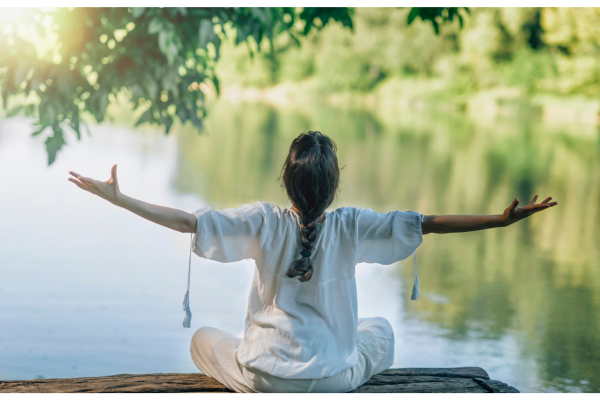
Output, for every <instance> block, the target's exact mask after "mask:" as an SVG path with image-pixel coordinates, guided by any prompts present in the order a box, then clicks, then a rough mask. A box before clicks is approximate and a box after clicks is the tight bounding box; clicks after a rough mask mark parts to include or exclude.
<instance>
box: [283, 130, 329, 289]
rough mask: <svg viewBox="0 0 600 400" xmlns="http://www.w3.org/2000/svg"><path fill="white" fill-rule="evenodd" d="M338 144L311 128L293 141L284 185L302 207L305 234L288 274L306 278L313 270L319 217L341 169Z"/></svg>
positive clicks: (327, 203)
mask: <svg viewBox="0 0 600 400" xmlns="http://www.w3.org/2000/svg"><path fill="white" fill-rule="evenodd" d="M336 150H337V146H336V144H335V142H334V141H333V140H331V139H330V138H328V137H327V136H325V135H323V134H322V133H321V132H313V131H309V132H307V133H303V134H301V135H300V136H298V137H297V138H296V139H294V141H293V142H292V145H291V146H290V151H289V153H288V155H287V157H286V159H285V162H284V164H283V167H282V169H281V176H280V178H281V177H283V184H282V186H284V187H285V190H286V192H287V195H288V197H289V199H290V201H291V202H292V204H293V205H294V206H295V207H296V209H297V210H298V211H299V212H298V215H299V217H300V232H301V234H302V248H301V251H300V256H301V258H300V259H299V260H296V261H294V262H293V263H292V265H291V266H290V268H289V269H288V271H287V274H286V275H287V277H288V278H294V277H296V276H299V277H300V278H299V281H300V282H307V281H309V280H310V278H311V277H312V274H313V265H312V261H311V259H310V256H311V255H312V250H313V248H314V241H315V238H316V235H317V220H318V218H319V217H320V216H321V214H322V213H323V211H325V210H326V209H327V207H329V205H330V204H331V203H332V202H333V199H334V198H335V193H336V191H337V189H338V185H339V181H340V169H339V167H338V162H337V156H336V154H335V152H336Z"/></svg>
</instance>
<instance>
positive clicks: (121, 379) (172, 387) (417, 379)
mask: <svg viewBox="0 0 600 400" xmlns="http://www.w3.org/2000/svg"><path fill="white" fill-rule="evenodd" d="M181 392H212V393H217V392H221V393H222V392H230V390H229V389H227V388H226V387H225V386H223V385H222V384H221V383H219V382H218V381H216V380H214V379H212V378H209V377H207V376H206V375H204V374H199V373H198V374H148V375H112V376H101V377H95V378H71V379H35V380H24V381H0V393H181ZM490 392H494V393H518V392H519V391H518V390H516V389H515V388H513V387H511V386H508V385H507V384H505V383H503V382H499V381H494V380H490V378H489V375H488V374H487V372H485V370H483V369H482V368H477V367H464V368H397V369H388V370H386V371H383V372H382V373H380V374H378V375H375V376H373V377H372V378H371V379H370V380H369V381H368V382H366V383H365V384H364V385H362V386H360V387H358V388H356V389H355V390H354V391H353V393H490Z"/></svg>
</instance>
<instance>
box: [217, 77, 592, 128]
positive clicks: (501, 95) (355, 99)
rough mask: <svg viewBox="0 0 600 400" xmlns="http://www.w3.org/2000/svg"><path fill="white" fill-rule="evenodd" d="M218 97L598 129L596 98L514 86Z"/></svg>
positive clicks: (309, 85)
mask: <svg viewBox="0 0 600 400" xmlns="http://www.w3.org/2000/svg"><path fill="white" fill-rule="evenodd" d="M221 98H222V99H226V100H228V101H232V102H240V101H242V102H252V101H260V102H264V103H267V104H269V105H272V106H274V107H289V106H297V105H299V104H309V103H314V102H324V103H327V104H329V105H332V106H338V107H344V108H361V109H367V110H371V111H382V110H386V109H387V110H390V111H392V112H393V111H394V110H396V111H411V110H416V111H442V112H447V111H452V112H460V113H465V114H467V115H469V116H470V117H473V118H475V119H494V118H497V117H518V116H528V117H539V118H541V119H542V120H543V121H547V122H557V123H576V124H586V125H594V126H600V100H595V99H590V98H585V97H557V96H550V95H534V96H528V95H526V94H524V93H523V92H522V91H521V90H520V89H518V88H509V87H504V88H496V89H493V90H488V91H484V92H477V93H474V94H471V95H465V94H457V95H455V96H453V95H452V93H451V92H448V91H447V90H443V89H442V88H441V82H439V83H436V82H435V81H422V80H396V79H390V80H388V81H387V82H385V83H383V84H382V85H380V86H378V87H377V88H376V89H375V90H374V91H372V92H369V93H357V92H345V93H326V92H322V91H321V90H320V89H319V88H318V82H317V81H316V80H310V79H309V80H306V81H304V82H300V83H291V82H285V83H282V84H279V85H276V86H273V87H269V88H264V89H259V88H251V87H240V86H230V87H226V88H224V89H223V90H222V93H221Z"/></svg>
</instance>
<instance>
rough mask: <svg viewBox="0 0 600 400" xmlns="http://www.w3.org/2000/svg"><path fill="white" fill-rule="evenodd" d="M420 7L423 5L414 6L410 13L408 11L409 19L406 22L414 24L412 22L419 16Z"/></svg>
mask: <svg viewBox="0 0 600 400" xmlns="http://www.w3.org/2000/svg"><path fill="white" fill-rule="evenodd" d="M420 9H421V7H413V8H411V9H410V13H408V19H407V20H406V23H407V24H408V25H410V24H412V22H413V21H414V20H415V18H417V17H418V16H419V14H420Z"/></svg>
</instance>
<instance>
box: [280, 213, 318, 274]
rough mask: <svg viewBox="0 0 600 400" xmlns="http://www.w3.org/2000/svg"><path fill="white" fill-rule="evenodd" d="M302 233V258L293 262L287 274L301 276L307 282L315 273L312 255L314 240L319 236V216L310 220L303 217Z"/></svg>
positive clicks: (301, 221)
mask: <svg viewBox="0 0 600 400" xmlns="http://www.w3.org/2000/svg"><path fill="white" fill-rule="evenodd" d="M300 233H301V234H302V251H300V255H301V256H302V258H301V259H299V260H296V261H294V262H293V263H292V265H291V267H290V268H289V269H288V272H287V274H286V275H287V277H288V278H293V277H295V276H300V278H299V280H300V282H306V281H310V278H311V277H312V274H313V265H312V260H311V259H310V256H311V255H312V250H313V248H314V241H315V238H316V236H317V218H315V219H313V220H312V221H309V222H306V221H305V220H303V219H301V220H300Z"/></svg>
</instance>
